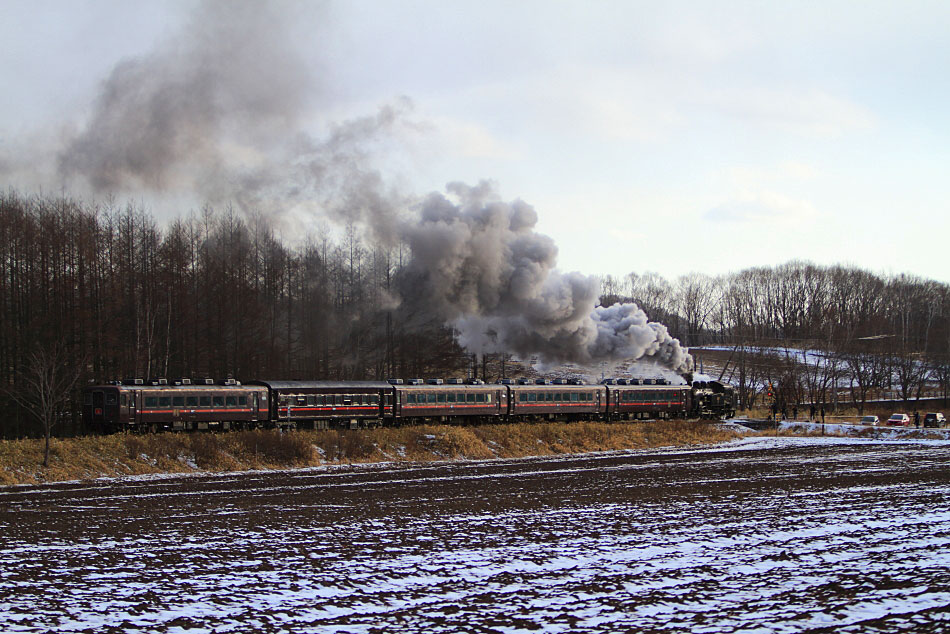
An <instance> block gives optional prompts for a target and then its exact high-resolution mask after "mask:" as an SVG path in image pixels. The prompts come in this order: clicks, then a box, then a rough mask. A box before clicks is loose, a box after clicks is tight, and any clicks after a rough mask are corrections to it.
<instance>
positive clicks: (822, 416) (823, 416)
mask: <svg viewBox="0 0 950 634" xmlns="http://www.w3.org/2000/svg"><path fill="white" fill-rule="evenodd" d="M821 424H822V425H824V424H825V406H824V405H822V406H821Z"/></svg>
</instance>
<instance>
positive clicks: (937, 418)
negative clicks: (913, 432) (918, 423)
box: [924, 412, 947, 427]
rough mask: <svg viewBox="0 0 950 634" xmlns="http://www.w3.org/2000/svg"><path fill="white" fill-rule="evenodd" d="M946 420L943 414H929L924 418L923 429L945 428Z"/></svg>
mask: <svg viewBox="0 0 950 634" xmlns="http://www.w3.org/2000/svg"><path fill="white" fill-rule="evenodd" d="M946 426H947V419H946V418H944V416H943V412H929V413H928V414H927V415H926V416H924V427H946Z"/></svg>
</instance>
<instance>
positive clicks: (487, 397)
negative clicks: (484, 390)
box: [485, 394, 491, 403]
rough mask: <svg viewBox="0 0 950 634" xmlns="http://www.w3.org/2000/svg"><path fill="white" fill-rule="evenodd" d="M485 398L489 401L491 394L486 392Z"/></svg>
mask: <svg viewBox="0 0 950 634" xmlns="http://www.w3.org/2000/svg"><path fill="white" fill-rule="evenodd" d="M485 400H486V401H487V402H489V403H491V394H486V395H485Z"/></svg>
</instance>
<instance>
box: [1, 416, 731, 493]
mask: <svg viewBox="0 0 950 634" xmlns="http://www.w3.org/2000/svg"><path fill="white" fill-rule="evenodd" d="M739 435H740V434H739V433H738V432H736V431H734V430H730V429H727V428H723V427H721V426H719V425H714V424H708V423H701V422H691V421H658V422H639V423H602V422H587V423H513V424H493V425H477V426H465V427H459V426H449V425H420V426H412V427H394V428H380V429H359V430H330V431H295V432H287V433H280V432H277V431H270V430H267V431H265V430H256V431H244V432H228V433H165V434H143V435H136V434H115V435H112V436H86V437H78V438H65V439H53V440H52V441H51V452H50V464H49V466H48V467H43V466H42V462H43V440H42V439H21V440H3V441H0V485H17V484H40V483H46V482H62V481H72V480H94V479H98V478H115V477H126V476H141V475H148V474H187V473H196V472H210V473H215V472H233V471H246V470H260V469H288V468H299V467H312V466H321V465H348V464H365V463H383V462H393V463H426V462H437V461H446V460H484V459H492V458H518V457H527V456H547V455H558V454H582V453H590V452H595V451H616V450H624V449H649V448H655V447H668V446H690V445H708V444H716V443H722V442H727V441H729V440H733V439H735V438H737V437H739Z"/></svg>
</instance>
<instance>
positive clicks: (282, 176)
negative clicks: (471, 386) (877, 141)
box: [57, 0, 691, 371]
mask: <svg viewBox="0 0 950 634" xmlns="http://www.w3.org/2000/svg"><path fill="white" fill-rule="evenodd" d="M302 6H303V7H306V6H307V5H286V4H277V3H273V2H267V3H265V2H246V1H227V2H225V1H224V0H211V1H208V2H205V3H203V4H201V5H200V6H199V8H198V10H197V11H196V13H195V15H194V16H192V20H191V21H190V22H189V23H188V24H187V26H186V28H185V30H184V32H183V33H182V34H180V35H179V36H178V37H175V38H173V39H171V40H169V41H167V42H165V43H164V44H163V45H161V46H159V47H157V48H156V49H155V50H153V51H152V52H151V53H149V54H147V55H144V56H141V57H138V58H135V59H130V60H125V61H122V62H121V63H119V64H118V65H117V66H116V67H115V68H114V69H113V71H112V73H111V74H110V75H109V77H108V78H107V79H106V80H105V81H104V83H103V85H102V88H101V91H100V93H99V95H98V98H97V99H96V101H95V103H94V105H93V110H92V112H91V114H90V117H89V118H88V120H87V122H86V124H85V126H84V127H83V128H82V129H81V131H80V132H79V134H78V135H76V136H74V137H73V138H72V139H71V140H69V141H68V142H67V143H66V144H65V145H64V147H62V149H61V150H60V151H59V153H58V161H57V162H58V169H59V172H60V174H61V176H63V177H64V178H67V179H79V180H81V181H83V182H85V183H87V184H88V185H89V186H90V187H91V188H92V189H93V190H94V191H95V192H100V193H102V192H109V193H116V192H118V193H123V192H137V191H139V190H141V189H148V190H152V191H161V192H192V193H194V194H197V195H198V196H199V197H200V198H202V199H203V200H207V201H209V202H212V203H218V202H233V203H234V204H236V206H237V207H238V208H239V209H243V210H245V211H261V212H265V213H269V214H280V213H282V212H285V211H287V210H288V209H289V208H294V209H295V210H297V211H298V212H299V211H300V210H301V209H303V211H305V212H307V213H319V214H323V215H326V216H329V217H330V218H332V219H336V220H341V221H346V222H353V223H356V224H357V225H358V226H361V227H362V228H363V229H364V230H365V231H366V234H367V236H369V238H370V239H371V240H373V241H375V242H377V243H381V244H385V245H387V246H389V245H392V244H394V243H396V242H397V241H402V242H405V243H406V244H408V245H409V247H410V248H411V254H412V256H411V261H410V262H409V264H408V266H407V267H406V269H405V271H404V274H403V284H402V285H401V289H402V290H401V295H402V297H401V302H402V307H403V309H404V310H406V311H407V312H416V313H419V312H420V311H423V312H425V313H426V314H428V315H435V316H438V317H439V318H440V319H441V320H443V321H444V322H445V323H448V324H451V325H452V326H453V327H454V328H455V329H456V330H457V332H458V337H459V341H460V343H461V344H462V345H463V346H464V347H465V348H466V349H468V350H470V351H472V352H477V353H485V352H499V351H504V352H511V353H515V354H517V355H519V356H522V357H526V356H528V355H537V356H539V357H540V358H541V359H542V360H544V361H546V362H563V361H573V362H581V363H591V362H598V361H618V360H628V359H639V360H641V361H645V362H650V363H655V364H657V365H658V366H663V367H666V368H669V369H672V370H675V371H682V370H686V369H689V366H690V365H691V357H690V356H689V355H688V354H687V353H686V351H685V350H684V349H683V348H682V347H681V346H680V344H679V341H677V340H676V339H673V338H671V337H670V336H669V333H668V332H667V329H666V327H665V326H663V325H662V324H658V323H655V322H650V321H649V320H648V319H647V316H646V315H645V314H644V313H643V311H642V310H640V309H639V308H638V307H637V306H636V305H635V304H620V305H614V306H610V307H601V306H597V301H598V289H599V284H598V280H597V279H596V278H594V277H589V276H585V275H581V274H580V273H562V272H559V271H558V270H557V269H556V257H557V248H556V247H555V245H554V243H553V241H552V240H551V239H550V238H548V237H547V236H544V235H541V234H539V233H537V232H536V231H535V225H536V223H537V213H536V212H535V210H534V209H533V208H532V207H531V206H530V205H528V204H526V203H524V202H522V201H514V202H511V203H505V202H503V201H501V200H500V199H499V197H498V195H497V194H496V193H495V191H494V189H493V187H492V186H491V185H490V184H488V183H481V184H479V185H478V186H475V187H469V186H465V185H461V184H452V185H450V186H449V187H448V195H449V196H451V197H452V198H453V200H455V201H456V202H453V200H450V198H449V197H447V196H446V195H443V194H439V193H433V194H430V195H428V196H427V197H425V198H424V199H423V200H422V202H421V203H420V204H419V205H418V206H417V207H416V209H417V210H418V214H417V215H415V216H413V215H412V214H406V213H404V212H405V211H406V210H407V209H408V208H410V207H411V205H409V204H408V202H409V201H410V200H411V197H408V196H404V195H402V194H400V193H399V192H398V191H396V190H395V189H393V188H391V187H389V186H388V185H387V184H386V180H385V179H384V178H383V177H382V175H381V174H380V172H379V171H378V170H377V169H375V168H374V167H372V164H373V161H374V159H375V157H376V155H377V154H379V153H380V151H381V147H384V146H385V145H386V143H387V142H389V141H390V139H391V138H392V137H393V136H394V135H395V132H396V131H397V130H398V129H400V128H409V129H411V128H413V126H412V125H411V124H410V123H408V122H407V117H406V115H405V113H406V111H407V109H408V107H409V106H408V102H407V101H405V100H402V101H399V102H398V103H396V104H395V105H392V106H386V107H384V108H382V109H381V110H380V112H379V113H378V114H377V115H375V116H371V117H364V118H361V119H356V120H353V121H349V122H346V123H344V124H340V125H336V126H334V127H332V129H331V131H330V133H329V134H327V135H326V138H317V136H316V135H315V134H313V133H308V132H305V131H304V128H305V122H307V121H308V120H309V117H310V115H311V113H312V112H313V110H314V108H315V107H318V106H319V102H320V98H321V96H322V95H321V89H320V88H321V87H320V85H319V83H318V81H317V78H318V74H317V73H314V72H313V68H312V67H311V65H310V64H308V63H306V62H305V61H304V59H303V58H302V57H301V55H300V54H299V52H298V51H297V49H296V48H295V47H294V45H293V44H292V42H293V39H292V37H291V31H292V29H290V24H291V22H292V21H293V17H294V15H295V11H297V10H299V9H300V8H301V7H302ZM288 9H290V10H288ZM317 36H318V35H317V34H314V37H317Z"/></svg>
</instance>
